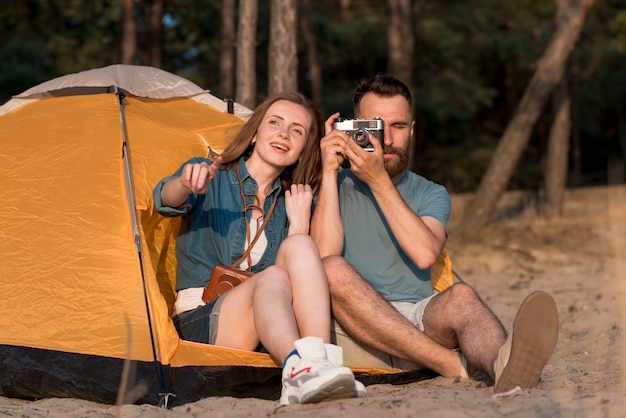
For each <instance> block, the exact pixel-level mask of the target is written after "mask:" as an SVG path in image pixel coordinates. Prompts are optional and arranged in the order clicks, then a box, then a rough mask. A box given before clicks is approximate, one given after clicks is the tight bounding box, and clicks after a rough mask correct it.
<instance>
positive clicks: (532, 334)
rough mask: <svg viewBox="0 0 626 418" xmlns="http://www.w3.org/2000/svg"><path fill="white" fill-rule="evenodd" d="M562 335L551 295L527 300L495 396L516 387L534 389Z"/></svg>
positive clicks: (515, 324) (536, 295) (516, 322)
mask: <svg viewBox="0 0 626 418" xmlns="http://www.w3.org/2000/svg"><path fill="white" fill-rule="evenodd" d="M558 334H559V318H558V311H557V307H556V303H555V302H554V299H553V298H552V296H550V295H549V294H547V293H545V292H542V291H536V292H533V293H531V294H530V295H528V296H527V297H526V299H524V301H523V302H522V304H521V306H520V308H519V310H518V311H517V315H515V320H514V321H513V331H512V334H511V353H510V355H509V361H508V362H507V364H506V366H505V367H504V370H503V371H502V374H501V375H500V378H499V379H498V381H497V382H496V384H495V387H494V393H503V392H508V391H510V390H511V389H514V388H515V387H516V386H519V387H521V388H533V387H535V386H537V384H538V383H539V378H540V377H541V372H542V371H543V368H544V367H545V365H546V363H547V362H548V360H549V359H550V356H551V355H552V352H553V351H554V348H555V347H556V343H557V340H558Z"/></svg>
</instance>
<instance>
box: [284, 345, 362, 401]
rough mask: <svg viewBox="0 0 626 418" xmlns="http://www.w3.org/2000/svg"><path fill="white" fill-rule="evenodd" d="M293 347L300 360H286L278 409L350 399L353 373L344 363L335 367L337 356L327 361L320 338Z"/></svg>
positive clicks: (355, 387)
mask: <svg viewBox="0 0 626 418" xmlns="http://www.w3.org/2000/svg"><path fill="white" fill-rule="evenodd" d="M295 346H296V350H298V354H299V355H300V356H297V355H293V356H291V357H289V359H287V363H286V364H285V367H284V368H283V378H282V381H283V388H282V393H281V396H280V404H281V405H290V404H295V403H314V402H320V401H323V400H327V399H345V398H351V397H353V395H354V393H355V390H356V389H357V384H356V383H355V382H356V380H355V379H354V374H353V373H352V370H350V369H349V368H348V367H345V366H343V365H342V363H343V359H341V363H337V361H338V360H339V359H338V358H337V353H336V352H334V351H333V354H331V357H332V360H330V359H329V358H328V355H327V354H326V353H327V351H326V347H325V346H324V341H323V340H322V339H321V338H318V337H305V338H302V339H300V340H298V341H296V342H295ZM332 350H333V349H329V351H332ZM342 357H343V355H342ZM359 383H360V382H359ZM364 389H365V387H363V390H364Z"/></svg>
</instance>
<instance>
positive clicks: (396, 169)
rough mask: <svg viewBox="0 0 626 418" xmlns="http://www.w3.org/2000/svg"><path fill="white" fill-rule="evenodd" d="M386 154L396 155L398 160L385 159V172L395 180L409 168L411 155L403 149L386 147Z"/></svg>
mask: <svg viewBox="0 0 626 418" xmlns="http://www.w3.org/2000/svg"><path fill="white" fill-rule="evenodd" d="M383 152H384V153H385V154H395V155H396V156H397V157H398V158H385V161H384V163H385V170H386V171H387V174H389V177H391V179H395V178H396V177H398V176H399V175H401V174H402V173H404V171H405V170H406V169H407V167H408V166H409V153H408V152H407V150H405V149H402V148H395V147H388V146H385V147H384V149H383Z"/></svg>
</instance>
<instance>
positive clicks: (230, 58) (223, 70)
mask: <svg viewBox="0 0 626 418" xmlns="http://www.w3.org/2000/svg"><path fill="white" fill-rule="evenodd" d="M236 3H237V2H236V0H222V28H221V35H222V39H221V43H220V87H219V92H220V95H221V96H222V97H227V98H233V93H234V91H233V90H234V88H233V86H234V85H235V7H236Z"/></svg>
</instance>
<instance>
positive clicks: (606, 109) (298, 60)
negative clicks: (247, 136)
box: [0, 0, 626, 226]
mask: <svg viewBox="0 0 626 418" xmlns="http://www.w3.org/2000/svg"><path fill="white" fill-rule="evenodd" d="M568 30H569V32H568ZM559 36H560V37H561V38H560V39H562V40H564V42H562V43H560V44H559V43H558V42H557V41H558V40H559ZM550 60H552V61H550ZM117 63H127V64H137V65H150V66H154V67H158V68H162V69H164V70H166V71H169V72H172V73H175V74H178V75H180V76H182V77H185V78H188V79H190V80H192V81H193V82H195V83H197V84H198V85H200V86H201V87H203V88H206V89H209V90H211V91H213V92H214V93H216V94H217V95H219V96H221V97H225V98H233V99H235V100H237V101H239V102H241V103H243V104H245V105H247V106H249V107H254V105H255V104H256V103H257V102H258V101H259V100H260V99H262V98H263V97H265V96H266V95H268V94H271V93H274V92H277V91H278V90H288V89H294V88H295V89H298V90H300V91H301V92H303V93H304V94H306V95H307V96H309V97H311V98H312V99H313V100H314V101H315V102H316V103H317V104H318V105H319V106H320V108H321V109H322V110H323V112H324V115H329V114H330V113H333V112H335V111H340V112H341V113H342V115H344V116H352V110H351V101H350V96H351V91H352V89H353V88H354V85H355V82H356V81H357V80H358V79H360V78H362V77H364V76H368V75H372V74H374V73H377V72H389V73H391V74H393V75H395V76H397V77H398V78H400V79H402V80H403V81H405V82H406V83H407V84H408V85H409V86H410V87H411V88H412V90H413V92H414V96H415V115H416V132H415V142H414V146H413V148H412V156H411V157H412V158H411V168H412V169H413V170H414V171H416V172H418V173H420V174H422V175H424V176H425V177H427V178H430V179H432V180H434V181H436V182H438V183H440V184H443V185H444V186H445V187H446V188H447V189H448V191H449V192H450V193H464V192H476V191H477V190H478V193H477V199H476V200H478V203H479V205H480V204H485V202H487V203H486V206H487V208H486V209H485V208H483V210H482V213H486V215H485V216H486V217H487V218H490V217H491V216H492V214H493V207H494V206H495V201H496V200H497V198H498V196H499V195H500V194H501V192H502V191H503V190H504V189H509V190H510V189H523V190H527V191H529V196H531V199H532V200H533V201H534V202H535V203H539V204H540V203H542V201H545V200H546V199H545V196H547V195H549V193H543V192H542V191H543V190H544V189H545V188H546V179H550V178H551V177H550V175H549V174H548V172H549V169H550V165H551V164H550V161H551V158H554V157H551V152H552V151H551V147H553V146H554V145H551V143H557V140H556V139H553V138H556V137H559V136H560V138H561V139H560V140H559V141H560V142H559V143H560V144H561V146H560V147H559V148H558V149H559V150H560V151H559V152H560V155H561V157H557V159H560V160H561V161H562V164H561V166H562V168H560V169H557V171H562V174H561V175H557V176H556V178H557V180H555V181H554V182H555V183H556V184H557V186H556V190H557V194H556V200H557V205H556V209H554V208H553V209H552V210H551V211H548V212H546V213H547V215H554V214H557V215H558V201H559V199H560V197H559V196H560V195H559V193H558V190H561V192H562V189H563V188H567V187H581V186H591V185H606V184H622V183H624V182H625V180H626V176H625V171H626V170H625V167H626V3H625V2H624V0H601V1H593V0H555V1H552V2H551V1H545V0H516V1H499V0H473V1H470V2H466V1H456V0H438V1H437V0H413V1H411V0H387V1H377V0H319V1H313V0H299V1H296V0H240V1H239V2H237V1H236V0H168V1H165V0H102V1H82V0H0V103H4V102H5V101H6V100H8V99H9V98H10V97H11V96H12V95H15V94H18V93H20V92H22V91H24V90H26V89H28V88H29V87H32V86H34V85H36V84H39V83H41V82H43V81H46V80H49V79H52V78H55V77H58V76H60V75H65V74H68V73H74V72H78V71H83V70H87V69H92V68H98V67H102V66H106V65H110V64H117ZM546 80H547V81H546ZM542 83H543V84H542ZM533 98H534V99H535V100H534V101H533ZM533 109H534V110H533ZM524 112H526V113H524ZM533 112H534V113H533ZM529 115H530V116H529ZM533 115H535V116H533ZM516 121H517V122H516ZM515 136H517V139H515V138H514V137H515ZM515 141H517V142H515ZM507 143H509V144H515V145H514V146H512V147H510V148H506V147H505V145H506V144H507ZM498 166H500V167H502V166H504V167H505V168H504V171H502V170H498ZM489 177H491V178H492V181H491V182H490V181H489V179H488V178H489ZM552 178H554V176H552ZM493 179H495V181H496V183H497V184H496V183H494V182H493ZM554 182H553V183H554ZM559 183H561V185H560V186H559ZM548 186H549V182H548ZM481 187H482V188H483V189H484V191H483V193H482V194H481ZM542 196H544V197H543V198H542ZM489 201H491V208H490V207H489V206H490V203H489ZM544 203H546V205H547V206H548V207H549V206H550V202H549V201H548V202H544ZM553 203H554V202H553ZM470 208H471V206H470ZM473 209H474V210H471V211H468V212H469V213H470V215H476V214H480V213H481V210H478V209H480V207H479V206H476V205H475V206H474V207H473ZM470 221H471V220H470ZM474 221H476V222H469V221H468V222H466V223H467V224H476V225H479V226H480V225H482V224H483V223H484V222H485V219H480V216H479V217H478V218H477V219H474Z"/></svg>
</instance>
